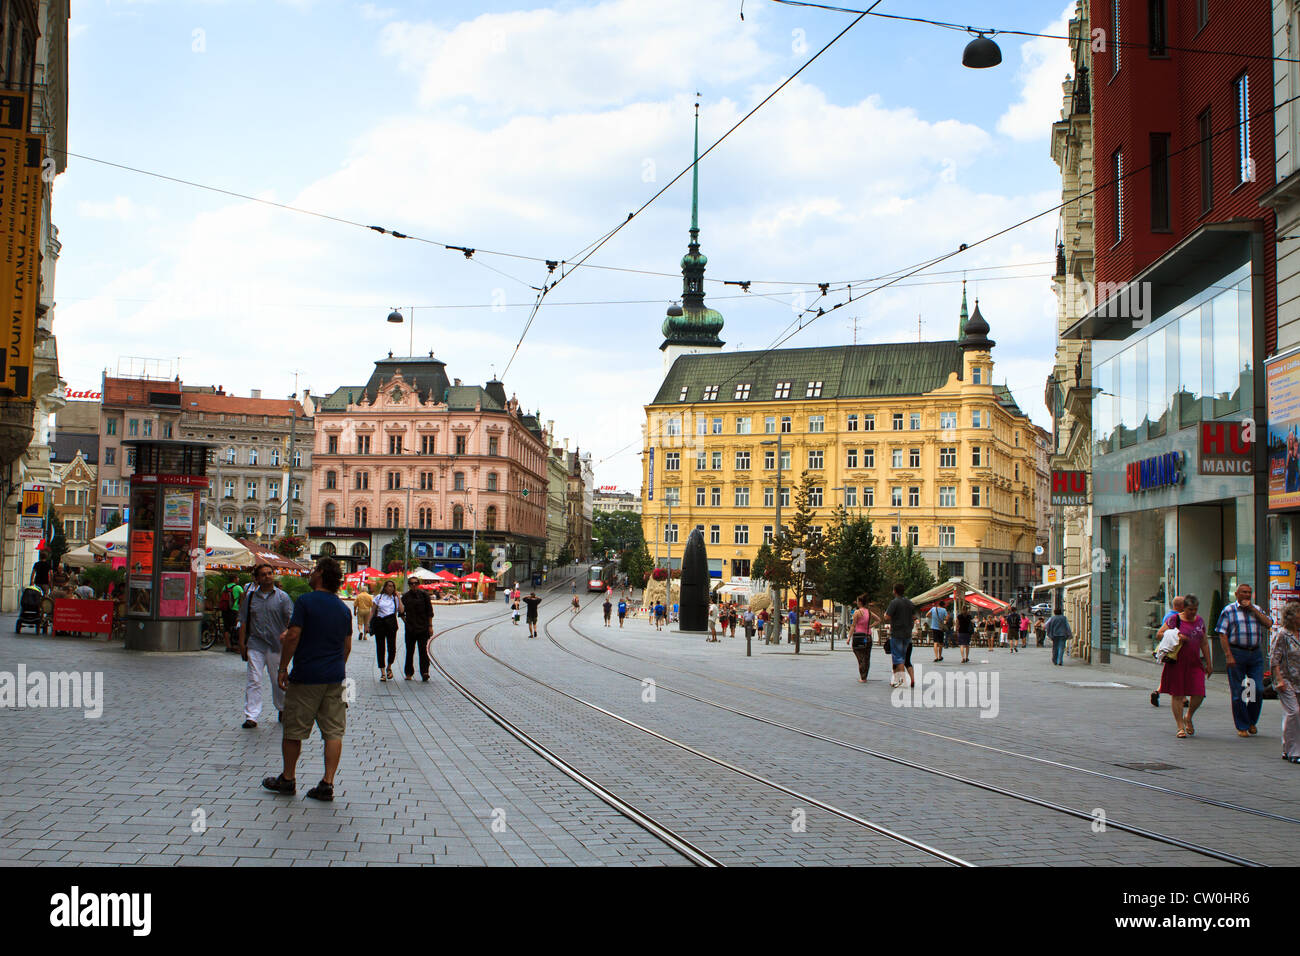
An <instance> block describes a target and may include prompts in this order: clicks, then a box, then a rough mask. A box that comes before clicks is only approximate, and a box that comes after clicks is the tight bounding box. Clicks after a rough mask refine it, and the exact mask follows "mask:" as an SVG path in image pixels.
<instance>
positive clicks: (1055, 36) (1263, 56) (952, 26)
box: [772, 0, 1300, 63]
mask: <svg viewBox="0 0 1300 956" xmlns="http://www.w3.org/2000/svg"><path fill="white" fill-rule="evenodd" d="M772 2H773V3H779V4H781V5H783V6H787V7H811V8H812V9H815V10H829V11H831V12H832V13H862V12H863V11H862V10H860V9H854V8H852V7H837V6H835V5H833V4H829V3H814V2H812V0H772ZM866 12H867V13H869V14H870V15H871V16H873V17H880V18H881V19H883V20H903V21H906V22H908V23H922V24H926V25H927V26H933V27H942V28H944V29H946V30H955V31H958V32H961V33H986V34H988V35H989V36H997V35H998V34H1002V35H1003V36H1018V37H1030V38H1034V39H1043V40H1065V41H1067V42H1068V41H1071V40H1079V41H1083V42H1087V41H1089V40H1090V38H1089V37H1071V36H1063V35H1061V34H1059V33H1037V32H1034V31H1032V30H999V29H996V28H989V29H987V30H979V29H976V28H975V27H972V26H967V25H964V24H961V23H951V22H949V21H947V20H930V19H927V18H925V17H908V16H903V15H902V14H900V13H871V11H866ZM1106 43H1107V45H1110V46H1117V47H1121V48H1123V47H1128V48H1130V49H1143V50H1149V49H1150V48H1151V45H1150V44H1149V43H1143V42H1142V41H1140V40H1119V41H1116V40H1113V39H1112V38H1111V37H1109V36H1107V37H1106ZM1164 49H1165V50H1170V51H1173V52H1174V53H1204V54H1206V55H1208V56H1239V57H1243V58H1245V59H1248V60H1272V61H1273V62H1275V63H1300V59H1297V58H1296V57H1290V56H1273V55H1271V54H1267V53H1242V52H1239V51H1237V50H1213V49H1209V48H1206V47H1195V46H1170V45H1169V44H1165V45H1164Z"/></svg>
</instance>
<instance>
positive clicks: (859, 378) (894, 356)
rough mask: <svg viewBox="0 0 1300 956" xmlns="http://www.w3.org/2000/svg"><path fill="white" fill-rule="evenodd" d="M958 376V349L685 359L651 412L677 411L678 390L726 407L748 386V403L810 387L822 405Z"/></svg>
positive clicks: (912, 391)
mask: <svg viewBox="0 0 1300 956" xmlns="http://www.w3.org/2000/svg"><path fill="white" fill-rule="evenodd" d="M961 369H962V351H961V349H960V348H958V346H957V343H956V342H955V341H946V342H897V343H889V344H881V345H843V346H829V347H825V348H809V349H774V350H772V351H767V352H715V353H711V354H710V353H702V354H698V355H682V356H680V357H679V358H678V359H677V361H675V362H674V363H673V366H672V368H670V369H669V370H668V375H667V377H666V378H665V379H664V381H663V384H662V385H660V386H659V392H658V394H656V395H655V397H654V400H653V401H652V402H651V404H652V405H676V404H679V403H680V402H681V401H683V399H682V398H681V392H682V386H686V398H685V401H688V402H698V401H701V400H702V399H703V397H704V389H705V388H706V387H708V386H710V385H717V386H719V389H718V397H717V401H720V402H729V401H733V400H734V396H735V393H736V386H737V385H738V384H748V385H749V386H750V390H749V400H750V401H771V400H772V399H773V396H774V395H775V394H776V385H777V383H778V382H789V383H790V397H789V400H790V401H800V402H802V401H806V400H807V387H808V383H809V382H821V383H822V392H821V397H822V398H827V399H835V398H873V397H881V396H888V395H921V394H924V393H925V392H931V391H934V390H935V389H936V388H941V387H942V386H944V385H946V384H947V383H948V376H949V375H951V374H953V373H956V374H958V375H960V374H961ZM1008 395H1009V393H1008Z"/></svg>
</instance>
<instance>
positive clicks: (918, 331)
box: [916, 312, 921, 342]
mask: <svg viewBox="0 0 1300 956" xmlns="http://www.w3.org/2000/svg"><path fill="white" fill-rule="evenodd" d="M916 340H917V341H918V342H919V341H921V313H920V312H918V313H916Z"/></svg>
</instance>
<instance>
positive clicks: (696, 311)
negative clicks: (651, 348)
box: [663, 305, 722, 345]
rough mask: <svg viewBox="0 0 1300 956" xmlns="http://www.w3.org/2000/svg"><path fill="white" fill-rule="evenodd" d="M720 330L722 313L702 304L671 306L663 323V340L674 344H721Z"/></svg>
mask: <svg viewBox="0 0 1300 956" xmlns="http://www.w3.org/2000/svg"><path fill="white" fill-rule="evenodd" d="M721 331H722V313H721V312H718V311H717V310H716V309H710V308H707V307H704V306H701V307H700V308H692V307H689V306H687V307H682V306H676V305H675V306H672V307H670V308H669V309H668V317H667V318H665V319H664V324H663V333H664V340H665V342H670V343H673V344H676V345H721V344H722V342H721V341H720V340H719V339H718V333H719V332H721Z"/></svg>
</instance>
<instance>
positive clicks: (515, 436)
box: [307, 352, 546, 581]
mask: <svg viewBox="0 0 1300 956" xmlns="http://www.w3.org/2000/svg"><path fill="white" fill-rule="evenodd" d="M315 425H316V437H315V446H314V450H313V452H312V463H311V476H312V479H311V480H312V495H311V520H310V523H309V525H308V528H307V535H308V539H309V544H310V548H311V553H312V555H313V557H320V556H322V555H326V554H332V555H334V556H336V557H338V558H339V559H341V560H342V561H343V564H344V567H345V568H346V569H348V570H354V569H357V568H362V567H365V566H367V565H373V566H375V567H380V566H381V565H382V562H383V548H384V546H385V545H386V544H388V543H389V542H390V541H392V540H393V539H394V538H395V536H396V534H397V533H398V532H399V531H403V530H405V531H407V532H408V533H409V535H410V542H411V550H412V551H413V552H414V554H415V556H416V558H417V559H418V560H419V561H420V563H421V564H423V565H424V566H425V567H428V568H431V569H434V570H436V569H439V568H447V569H450V570H452V571H457V572H459V571H462V570H464V571H468V570H470V569H471V567H472V559H471V548H472V546H473V545H474V543H476V542H477V543H479V544H482V543H486V544H487V545H488V546H489V547H498V546H504V547H505V548H506V552H507V555H506V556H507V560H509V561H510V562H511V563H512V565H513V567H512V568H511V571H510V573H509V574H508V575H507V580H514V579H517V580H521V581H527V580H528V579H529V577H530V576H531V574H532V572H533V570H534V569H537V570H540V568H541V565H542V562H543V560H544V552H545V546H546V446H545V444H544V442H543V440H542V429H541V425H540V423H539V422H538V421H537V418H536V416H534V415H525V414H522V413H521V412H520V410H519V402H518V401H517V400H516V399H515V398H513V397H512V398H510V399H507V398H506V393H505V387H504V386H503V385H502V384H501V383H500V382H498V381H491V382H488V383H487V385H486V386H478V385H462V384H461V381H460V379H455V380H454V381H449V380H448V379H447V373H446V363H444V362H441V361H439V360H438V359H435V358H434V357H433V353H432V352H430V353H429V355H428V356H427V357H426V356H414V357H405V358H394V357H393V355H392V353H389V356H388V358H385V359H380V360H379V361H377V362H375V370H374V373H373V374H372V375H371V376H370V381H369V382H367V383H366V384H365V385H357V386H351V387H347V386H345V387H342V388H339V389H336V390H335V391H334V392H333V393H332V394H330V395H329V396H328V397H325V398H322V399H318V400H317V402H316V408H315ZM480 550H481V548H480Z"/></svg>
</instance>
